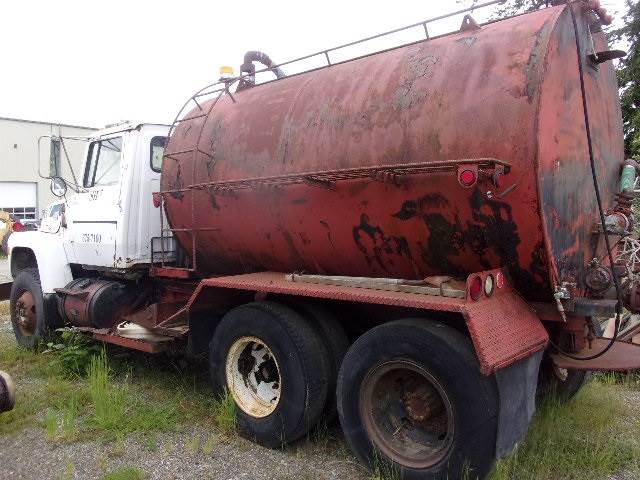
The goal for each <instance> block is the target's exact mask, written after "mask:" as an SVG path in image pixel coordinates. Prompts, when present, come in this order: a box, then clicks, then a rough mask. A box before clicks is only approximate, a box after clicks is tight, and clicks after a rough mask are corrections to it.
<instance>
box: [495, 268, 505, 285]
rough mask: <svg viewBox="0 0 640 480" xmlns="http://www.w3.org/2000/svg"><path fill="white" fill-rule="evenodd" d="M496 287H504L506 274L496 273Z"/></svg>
mask: <svg viewBox="0 0 640 480" xmlns="http://www.w3.org/2000/svg"><path fill="white" fill-rule="evenodd" d="M496 287H498V288H502V287H504V274H503V273H501V272H498V273H496Z"/></svg>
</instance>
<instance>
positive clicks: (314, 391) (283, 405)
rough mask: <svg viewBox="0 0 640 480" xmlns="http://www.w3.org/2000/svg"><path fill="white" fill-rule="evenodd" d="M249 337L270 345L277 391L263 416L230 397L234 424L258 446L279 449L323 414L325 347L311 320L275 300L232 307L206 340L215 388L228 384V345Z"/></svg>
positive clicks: (326, 366) (217, 389)
mask: <svg viewBox="0 0 640 480" xmlns="http://www.w3.org/2000/svg"><path fill="white" fill-rule="evenodd" d="M247 337H256V338H257V339H259V340H260V341H261V342H263V343H264V344H265V345H266V346H267V347H268V348H269V349H270V350H271V352H272V354H273V357H274V359H275V361H276V364H277V367H278V374H279V383H280V384H281V393H280V399H279V401H278V402H277V404H276V406H275V409H274V410H273V411H272V412H271V413H269V414H268V415H266V416H261V417H257V416H254V415H250V414H249V413H247V412H245V411H244V410H243V409H242V408H240V407H239V404H238V401H237V399H236V398H235V397H234V400H236V405H237V406H238V408H236V417H237V421H238V429H239V431H240V434H241V435H243V436H245V437H246V438H248V439H250V440H253V441H256V442H258V443H260V444H261V445H264V446H266V447H269V448H280V447H282V446H283V445H284V444H286V443H289V442H292V441H294V440H297V439H299V438H301V437H302V436H304V435H305V434H306V433H307V432H308V431H309V429H310V428H311V427H313V426H314V425H315V424H316V423H317V421H318V419H319V417H320V414H321V413H322V409H323V407H324V405H325V401H326V398H327V391H328V379H329V361H328V359H327V353H326V349H325V347H324V345H323V344H322V340H321V339H320V336H319V335H318V333H317V332H316V331H315V330H314V328H313V327H312V326H311V325H310V323H309V322H308V321H307V320H305V319H304V318H303V317H302V316H301V315H299V314H298V313H296V312H295V311H294V310H292V309H291V308H289V307H286V306H284V305H280V304H278V303H274V302H254V303H249V304H246V305H242V306H240V307H236V308H234V309H233V310H231V311H229V312H228V313H227V314H226V315H225V316H224V317H223V319H222V320H221V321H220V324H219V325H218V327H217V328H216V331H215V333H214V335H213V338H212V339H211V343H210V350H209V363H210V369H211V377H212V381H213V384H214V388H215V389H216V391H217V392H223V391H225V390H226V389H227V386H228V382H227V375H226V364H227V357H228V355H229V354H230V350H231V349H232V346H233V345H235V344H236V342H237V341H241V340H242V339H243V338H247ZM239 368H240V367H239ZM247 375H250V374H247ZM232 393H233V392H232Z"/></svg>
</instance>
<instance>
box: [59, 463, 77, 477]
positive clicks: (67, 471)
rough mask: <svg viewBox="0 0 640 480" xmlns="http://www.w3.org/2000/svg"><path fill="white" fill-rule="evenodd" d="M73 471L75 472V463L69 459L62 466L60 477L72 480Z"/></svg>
mask: <svg viewBox="0 0 640 480" xmlns="http://www.w3.org/2000/svg"><path fill="white" fill-rule="evenodd" d="M75 473H76V466H75V464H74V463H73V462H72V461H71V460H69V461H67V464H66V465H65V467H64V473H63V474H62V478H63V479H64V480H73V477H74V476H75Z"/></svg>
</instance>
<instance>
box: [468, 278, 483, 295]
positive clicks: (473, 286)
mask: <svg viewBox="0 0 640 480" xmlns="http://www.w3.org/2000/svg"><path fill="white" fill-rule="evenodd" d="M480 295H482V279H481V278H480V277H478V276H476V277H473V280H471V283H470V284H469V296H470V297H471V299H472V300H478V299H479V298H480Z"/></svg>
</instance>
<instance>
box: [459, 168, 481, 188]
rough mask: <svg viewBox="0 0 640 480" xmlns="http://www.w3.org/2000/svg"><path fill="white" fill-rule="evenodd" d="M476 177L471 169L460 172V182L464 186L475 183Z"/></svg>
mask: <svg viewBox="0 0 640 480" xmlns="http://www.w3.org/2000/svg"><path fill="white" fill-rule="evenodd" d="M476 180H477V177H476V174H475V172H474V171H473V170H463V171H462V173H460V183H461V184H462V186H464V187H470V186H472V185H473V184H474V183H476Z"/></svg>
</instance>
